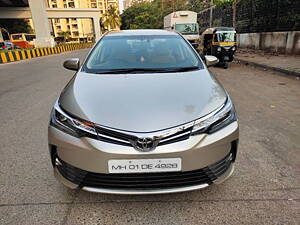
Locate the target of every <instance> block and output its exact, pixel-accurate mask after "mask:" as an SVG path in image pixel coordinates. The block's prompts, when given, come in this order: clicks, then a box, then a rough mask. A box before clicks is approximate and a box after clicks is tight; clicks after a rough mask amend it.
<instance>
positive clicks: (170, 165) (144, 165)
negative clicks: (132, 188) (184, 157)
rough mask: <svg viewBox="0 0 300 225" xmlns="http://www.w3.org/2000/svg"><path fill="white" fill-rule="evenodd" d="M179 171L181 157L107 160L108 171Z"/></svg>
mask: <svg viewBox="0 0 300 225" xmlns="http://www.w3.org/2000/svg"><path fill="white" fill-rule="evenodd" d="M174 171H181V158H163V159H120V160H109V161H108V172H109V173H156V172H174Z"/></svg>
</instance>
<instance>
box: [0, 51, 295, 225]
mask: <svg viewBox="0 0 300 225" xmlns="http://www.w3.org/2000/svg"><path fill="white" fill-rule="evenodd" d="M86 53H87V50H80V51H74V52H68V53H63V54H60V55H55V56H47V57H41V58H36V59H32V60H26V61H21V62H16V63H10V64H4V65H0V128H1V129H0V137H1V141H0V224H1V225H6V224H12V225H19V224H20V225H35V224H38V225H42V224H45V225H54V224H60V225H65V224H68V225H77V224H93V225H94V224H106V225H108V224H111V225H114V224H131V225H135V224H156V225H166V224H167V225H175V224H176V225H178V224H186V225H191V224H272V225H274V224H276V225H277V224H278V225H279V224H280V225H281V224H295V225H299V224H300V80H297V79H295V78H291V77H285V76H282V75H280V74H276V73H273V72H269V71H264V70H259V69H256V68H253V67H249V66H244V65H238V64H230V67H229V69H227V70H224V69H222V68H212V69H211V70H212V71H213V72H215V74H216V76H217V77H218V79H219V80H220V81H221V83H222V84H223V85H224V86H225V88H226V89H227V91H228V92H229V93H230V94H231V96H232V98H233V100H234V102H235V104H236V108H237V111H238V115H239V120H240V146H239V154H238V158H237V162H236V170H235V172H234V175H233V176H232V177H231V178H230V179H229V180H227V181H226V182H225V183H223V184H221V185H215V186H211V187H209V188H207V189H203V190H199V191H194V192H186V193H179V194H168V195H156V196H118V195H104V194H95V193H87V192H84V191H74V190H69V189H67V188H65V187H64V186H62V185H61V184H60V183H59V182H58V181H56V180H55V178H54V176H53V173H52V167H51V163H50V160H49V155H48V148H47V123H48V119H49V113H50V109H51V106H52V104H53V103H54V101H55V99H56V98H57V97H58V95H59V93H60V91H61V90H62V88H63V87H64V86H65V85H66V83H67V82H68V80H70V78H71V77H72V74H73V73H72V72H71V71H67V70H65V69H63V68H62V66H61V65H62V62H63V60H64V59H66V58H68V57H80V58H83V57H84V56H85V55H86ZM112 91H113V90H112Z"/></svg>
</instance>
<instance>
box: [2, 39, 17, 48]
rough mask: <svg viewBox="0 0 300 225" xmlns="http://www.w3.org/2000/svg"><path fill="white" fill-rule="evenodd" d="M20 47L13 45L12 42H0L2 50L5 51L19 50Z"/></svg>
mask: <svg viewBox="0 0 300 225" xmlns="http://www.w3.org/2000/svg"><path fill="white" fill-rule="evenodd" d="M18 48H19V47H18V46H15V45H14V44H13V43H11V42H10V41H3V42H0V49H3V50H11V49H18Z"/></svg>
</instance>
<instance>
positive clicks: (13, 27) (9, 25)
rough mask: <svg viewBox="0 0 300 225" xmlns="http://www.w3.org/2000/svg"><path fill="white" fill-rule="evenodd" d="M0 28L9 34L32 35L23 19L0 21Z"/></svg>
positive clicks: (29, 27) (30, 29)
mask: <svg viewBox="0 0 300 225" xmlns="http://www.w3.org/2000/svg"><path fill="white" fill-rule="evenodd" d="M0 27H2V28H4V29H6V30H7V31H8V32H9V33H10V34H15V33H33V30H32V28H31V26H30V25H29V24H28V21H27V20H25V19H0Z"/></svg>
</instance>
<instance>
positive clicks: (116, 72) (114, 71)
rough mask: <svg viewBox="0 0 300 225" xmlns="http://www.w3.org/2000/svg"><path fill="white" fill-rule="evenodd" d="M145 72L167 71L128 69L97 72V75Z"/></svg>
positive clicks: (162, 70)
mask: <svg viewBox="0 0 300 225" xmlns="http://www.w3.org/2000/svg"><path fill="white" fill-rule="evenodd" d="M143 72H152V73H156V72H165V69H159V68H128V69H111V70H101V71H97V72H95V73H96V74H118V73H143Z"/></svg>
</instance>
